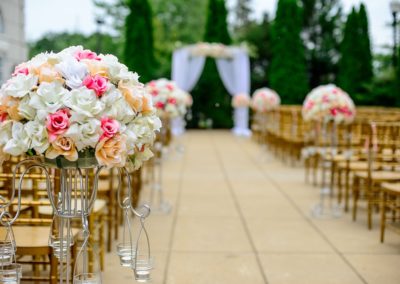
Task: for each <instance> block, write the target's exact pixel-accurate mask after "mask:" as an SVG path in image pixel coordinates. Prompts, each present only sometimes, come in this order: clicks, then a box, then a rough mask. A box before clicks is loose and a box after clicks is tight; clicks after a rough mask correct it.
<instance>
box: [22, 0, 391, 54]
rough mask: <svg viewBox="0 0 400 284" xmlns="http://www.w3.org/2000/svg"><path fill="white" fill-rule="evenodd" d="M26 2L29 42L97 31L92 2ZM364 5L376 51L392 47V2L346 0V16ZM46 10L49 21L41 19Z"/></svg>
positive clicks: (257, 3) (264, 5) (272, 4)
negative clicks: (49, 35) (354, 7)
mask: <svg viewBox="0 0 400 284" xmlns="http://www.w3.org/2000/svg"><path fill="white" fill-rule="evenodd" d="M165 1H168V0H165ZM25 2H26V9H25V13H26V37H27V39H28V40H29V41H32V40H35V39H38V38H40V37H41V36H42V35H43V34H45V33H47V32H59V31H70V32H72V31H75V32H83V33H86V34H88V33H91V32H93V31H94V30H95V29H96V26H95V23H94V16H95V7H94V6H93V4H92V0H68V1H65V0H25ZM235 2H236V0H228V1H227V3H228V7H232V6H233V5H234V4H235ZM252 2H253V9H254V11H255V16H257V17H260V16H261V15H262V14H263V13H264V12H265V11H267V12H269V13H270V14H271V15H272V16H273V15H275V10H276V3H277V0H252ZM360 2H364V3H365V4H366V5H367V10H368V14H369V20H370V33H371V36H372V42H373V45H374V48H375V49H376V48H379V46H382V45H384V44H391V42H392V36H391V34H392V31H391V28H390V27H389V26H388V24H389V23H390V22H391V21H392V16H391V13H390V10H389V2H390V0H364V1H361V0H342V3H343V6H344V10H345V12H346V13H347V12H348V11H349V10H350V9H351V7H352V5H355V4H359V3H360ZM66 3H68V4H66ZM44 10H45V11H46V16H45V17H43V16H41V15H43V11H44ZM61 10H62V11H61Z"/></svg>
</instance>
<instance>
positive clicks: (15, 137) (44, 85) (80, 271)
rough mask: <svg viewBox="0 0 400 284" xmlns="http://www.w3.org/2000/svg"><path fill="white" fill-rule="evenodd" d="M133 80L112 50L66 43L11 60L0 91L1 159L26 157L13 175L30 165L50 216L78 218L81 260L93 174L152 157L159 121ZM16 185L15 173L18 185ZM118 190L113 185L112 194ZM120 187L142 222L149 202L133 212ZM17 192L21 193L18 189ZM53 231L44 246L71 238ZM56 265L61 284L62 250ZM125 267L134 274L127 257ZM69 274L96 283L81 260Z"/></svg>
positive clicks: (65, 272)
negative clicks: (41, 177) (54, 176)
mask: <svg viewBox="0 0 400 284" xmlns="http://www.w3.org/2000/svg"><path fill="white" fill-rule="evenodd" d="M138 78H139V76H138V75H137V74H136V73H133V72H131V71H129V70H128V68H127V67H126V66H125V65H123V64H121V63H119V62H118V59H117V58H116V57H115V56H113V55H103V54H100V55H97V54H96V53H94V52H92V51H90V50H85V49H83V48H82V47H81V46H73V47H69V48H67V49H64V50H62V51H61V52H59V53H52V52H51V53H41V54H39V55H37V56H35V57H33V58H32V59H31V60H30V61H28V62H25V63H22V64H20V65H18V66H17V67H16V68H15V72H14V73H13V75H12V78H10V79H9V80H8V81H7V82H6V83H5V84H4V85H3V86H2V87H1V90H0V160H1V161H4V160H6V159H8V158H9V157H10V156H24V155H26V156H28V157H30V158H27V159H26V160H24V161H22V162H20V163H19V164H17V165H16V166H15V170H14V175H13V176H14V180H15V179H16V173H17V172H18V170H21V169H24V172H23V174H22V176H23V175H25V173H27V172H29V171H30V170H32V169H33V168H39V169H41V170H42V171H43V172H44V173H46V176H47V183H46V184H47V192H48V197H49V199H50V202H51V204H52V207H53V210H54V214H55V215H56V216H58V217H60V218H62V220H64V222H65V223H66V226H67V227H69V226H70V222H71V220H72V219H75V218H76V219H80V220H82V228H83V235H84V238H85V240H84V244H83V246H82V247H81V249H80V252H79V255H78V259H79V258H81V257H82V258H83V259H87V254H88V245H89V244H88V239H89V233H90V232H89V231H88V226H87V221H88V215H89V214H90V211H91V208H92V206H93V202H94V200H95V199H96V193H97V182H98V178H99V174H100V171H101V170H102V169H103V168H112V167H116V168H119V169H120V170H119V172H120V174H121V175H124V176H125V174H124V172H125V171H126V169H125V168H124V167H125V166H127V165H128V164H129V165H131V166H132V167H133V168H134V169H138V168H140V167H141V165H142V164H143V162H144V161H147V160H148V159H150V158H151V157H152V155H153V154H152V151H151V147H152V145H153V142H154V140H155V138H156V132H157V131H159V130H160V128H161V121H160V119H159V118H158V116H157V115H156V109H155V108H154V107H153V104H152V97H151V95H150V94H148V93H147V92H146V89H145V87H144V85H143V84H141V83H140V82H139V80H138ZM25 165H26V166H25ZM28 165H29V166H28ZM49 169H55V171H57V172H59V176H60V186H59V187H55V186H54V185H52V182H51V180H50V178H51V177H50V176H49V175H48V174H47V173H48V170H49ZM89 180H91V182H88V181H89ZM21 183H22V178H21V179H20V182H19V188H20V187H21ZM13 184H14V183H13ZM55 188H60V192H55ZM71 190H72V191H71ZM121 190H122V189H121V186H119V188H118V191H121ZM13 191H14V192H13V194H12V196H15V195H16V192H15V189H13ZM125 192H126V193H120V192H118V194H119V196H122V195H123V196H125V199H126V202H125V205H124V210H129V211H130V212H131V214H135V215H136V216H139V217H140V218H142V219H143V221H144V219H145V218H146V217H147V216H148V213H149V212H147V211H148V207H145V208H144V210H145V211H146V212H145V213H138V212H136V211H135V210H134V208H133V206H132V198H131V188H130V183H129V182H128V188H127V189H125ZM17 195H18V198H20V190H19V191H18V194H17ZM2 200H4V199H2ZM56 200H57V201H56ZM12 202H13V200H10V201H9V202H8V203H6V204H5V205H4V204H2V207H1V208H2V210H4V211H7V210H8V208H9V205H10V204H11V203H12ZM121 207H122V206H121ZM7 212H8V211H7ZM19 212H20V208H18V209H17V212H15V216H14V218H9V219H8V220H11V221H10V222H11V223H10V224H8V226H10V227H11V225H12V222H13V221H15V219H16V218H17V217H18V215H19ZM10 214H11V213H10ZM64 226H65V224H64ZM60 233H61V235H60V238H61V239H62V240H61V241H58V242H57V244H56V243H54V244H50V245H51V246H53V245H54V246H55V245H61V246H67V247H69V246H70V245H71V244H72V243H73V239H72V236H71V235H70V234H67V235H66V236H65V234H62V232H60ZM50 239H51V238H50ZM55 239H57V238H55ZM130 245H131V246H132V247H133V246H135V245H136V244H135V243H132V242H131V243H130ZM136 249H138V248H137V247H136ZM57 250H58V251H63V248H62V247H61V248H57ZM57 250H56V251H57ZM63 258H64V259H63ZM59 265H60V269H59V271H60V276H59V281H60V283H63V282H65V281H66V282H67V283H69V281H70V269H72V268H71V256H70V253H69V250H67V253H66V255H65V256H64V255H63V254H61V255H60V262H59ZM129 267H130V268H131V269H133V270H135V273H136V272H137V271H136V270H137V267H135V266H134V260H133V261H132V263H131V265H130V266H129ZM64 268H65V269H64ZM0 271H1V269H0ZM0 273H1V272H0ZM73 275H74V276H73V279H72V280H73V282H74V283H89V282H90V281H92V282H90V283H101V275H100V271H93V269H92V270H90V269H89V267H88V263H87V262H82V267H75V270H74V272H73ZM88 281H89V282H88ZM13 283H15V282H13Z"/></svg>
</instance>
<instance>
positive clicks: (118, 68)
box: [100, 54, 139, 84]
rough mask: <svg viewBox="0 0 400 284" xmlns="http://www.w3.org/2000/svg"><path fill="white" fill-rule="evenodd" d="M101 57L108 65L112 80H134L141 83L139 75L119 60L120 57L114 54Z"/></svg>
mask: <svg viewBox="0 0 400 284" xmlns="http://www.w3.org/2000/svg"><path fill="white" fill-rule="evenodd" d="M100 58H101V59H102V61H103V62H104V64H105V65H107V67H108V72H109V74H110V77H111V78H110V79H111V81H114V82H115V81H120V80H123V81H132V82H134V83H136V84H138V83H139V75H138V74H137V73H133V72H130V71H129V70H128V67H126V66H125V65H124V64H121V63H119V62H118V58H117V57H115V56H114V55H111V54H107V55H100Z"/></svg>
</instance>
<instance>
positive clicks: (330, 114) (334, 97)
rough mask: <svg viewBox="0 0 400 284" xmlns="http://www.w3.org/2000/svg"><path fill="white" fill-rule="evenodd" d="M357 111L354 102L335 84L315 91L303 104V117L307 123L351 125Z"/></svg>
mask: <svg viewBox="0 0 400 284" xmlns="http://www.w3.org/2000/svg"><path fill="white" fill-rule="evenodd" d="M355 114H356V109H355V106H354V103H353V100H352V99H351V98H350V96H349V95H348V94H347V93H346V92H344V91H343V90H342V89H340V88H338V87H336V86H335V85H333V84H330V85H323V86H319V87H317V88H315V89H313V90H312V91H311V92H310V93H309V94H308V95H307V97H306V99H305V100H304V103H303V109H302V115H303V118H304V119H305V120H306V121H310V120H313V121H322V120H324V121H334V122H335V123H351V122H352V121H353V120H354V117H355Z"/></svg>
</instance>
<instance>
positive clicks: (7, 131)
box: [0, 120, 13, 145]
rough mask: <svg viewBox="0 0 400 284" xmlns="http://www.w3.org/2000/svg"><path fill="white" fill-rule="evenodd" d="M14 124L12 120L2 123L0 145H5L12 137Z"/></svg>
mask: <svg viewBox="0 0 400 284" xmlns="http://www.w3.org/2000/svg"><path fill="white" fill-rule="evenodd" d="M12 124H13V122H12V121H11V120H7V121H4V122H2V123H0V145H5V144H6V143H7V142H8V141H9V140H11V138H12Z"/></svg>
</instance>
